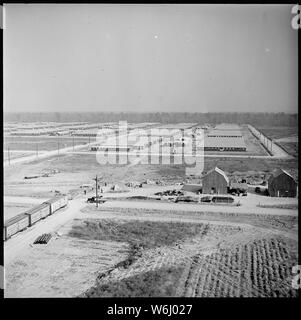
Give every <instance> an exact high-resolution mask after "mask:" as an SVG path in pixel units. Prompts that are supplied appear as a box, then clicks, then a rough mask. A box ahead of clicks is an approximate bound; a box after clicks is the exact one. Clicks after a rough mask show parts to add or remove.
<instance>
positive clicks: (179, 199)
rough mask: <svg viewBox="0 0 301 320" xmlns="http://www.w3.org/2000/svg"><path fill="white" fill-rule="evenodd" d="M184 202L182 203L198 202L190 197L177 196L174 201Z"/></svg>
mask: <svg viewBox="0 0 301 320" xmlns="http://www.w3.org/2000/svg"><path fill="white" fill-rule="evenodd" d="M179 201H184V202H197V201H198V200H197V199H196V198H195V197H192V196H178V197H177V198H176V199H175V202H179Z"/></svg>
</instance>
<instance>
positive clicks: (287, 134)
mask: <svg viewBox="0 0 301 320" xmlns="http://www.w3.org/2000/svg"><path fill="white" fill-rule="evenodd" d="M257 129H258V130H259V131H261V132H262V133H263V134H264V135H266V136H267V137H268V138H270V139H274V141H275V143H277V144H278V145H279V146H280V147H282V148H283V149H284V150H285V151H286V152H287V153H289V154H290V155H292V156H294V157H298V146H299V143H298V127H262V128H257Z"/></svg>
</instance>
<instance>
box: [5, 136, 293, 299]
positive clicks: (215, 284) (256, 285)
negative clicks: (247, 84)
mask: <svg viewBox="0 0 301 320" xmlns="http://www.w3.org/2000/svg"><path fill="white" fill-rule="evenodd" d="M284 133H285V131H283V132H282V133H281V135H279V137H278V138H277V137H275V138H277V139H279V140H280V139H282V141H284V140H283V139H288V138H289V134H290V132H289V133H288V134H287V135H284ZM18 139H19V138H18ZM26 139H27V138H26ZM26 139H24V140H22V143H20V144H19V145H15V146H16V148H19V149H18V150H19V151H16V150H17V149H15V150H13V151H12V152H11V155H13V154H18V153H21V152H23V154H24V155H26V154H27V155H28V154H29V155H30V153H31V152H33V153H32V154H33V155H34V153H35V143H40V144H41V145H42V144H45V146H44V150H43V148H42V149H41V153H42V152H45V153H47V152H48V150H52V148H54V152H55V148H56V147H57V145H56V146H55V141H57V137H54V138H45V137H44V138H42V139H41V137H39V138H36V141H35V143H34V142H33V141H34V139H32V138H30V139H28V143H26ZM62 139H63V138H62ZM75 139H76V138H75ZM248 139H249V140H248ZM254 139H255V138H254V136H252V135H250V136H249V137H247V141H246V143H247V145H249V151H250V152H251V153H254V154H257V155H262V156H263V155H264V153H265V150H264V149H263V148H262V146H261V145H260V143H259V142H258V141H257V140H256V139H255V140H256V141H255V140H254ZM76 140H78V143H80V142H84V141H85V143H86V142H88V140H89V139H88V138H78V139H76ZM252 140H254V141H252ZM47 141H48V142H47ZM63 141H64V140H62V142H63ZM91 141H92V139H91ZM70 143H71V146H72V139H70V138H69V140H68V141H67V140H66V144H67V146H69V147H70ZM10 144H12V145H13V141H12V140H11V141H10ZM21 144H22V145H23V146H24V148H23V147H22V146H21ZM78 146H80V144H78ZM252 148H253V149H252ZM12 149H14V147H12ZM85 149H88V146H87V148H83V150H81V151H78V150H76V152H77V151H78V153H76V154H75V153H64V154H60V155H57V154H51V155H50V156H49V157H47V158H44V159H36V160H34V161H32V162H30V163H22V164H21V163H19V164H17V163H16V164H14V165H11V166H5V170H4V205H5V207H4V209H5V210H4V219H5V220H6V219H8V218H10V217H12V216H14V215H16V214H18V213H20V212H23V211H24V210H27V209H28V208H30V207H31V206H33V205H35V204H38V203H41V202H43V201H45V199H49V198H50V197H52V196H53V195H54V194H55V193H56V192H57V191H60V192H63V193H65V192H68V191H69V190H70V189H79V190H81V192H80V194H79V195H78V196H77V197H76V198H75V199H73V200H70V201H69V203H68V207H66V208H64V209H62V210H59V211H57V212H56V213H55V214H54V215H51V216H50V217H47V218H46V219H44V220H42V221H39V222H38V223H36V224H35V225H34V226H32V227H30V228H27V229H26V230H24V231H22V232H20V233H19V234H17V235H15V236H13V237H12V238H11V239H9V240H8V241H6V242H5V243H4V258H5V270H6V272H5V278H6V279H5V280H6V282H5V284H6V290H5V296H6V297H72V296H80V297H112V296H119V297H127V296H142V297H148V296H187V297H241V296H242V297H294V296H296V294H297V293H296V291H294V290H293V289H292V287H291V280H292V271H291V268H292V266H293V265H296V264H298V198H272V197H267V196H264V195H259V194H255V193H254V188H255V186H257V183H258V184H260V183H261V181H263V180H267V178H268V177H269V175H270V174H271V172H272V171H273V170H274V169H276V168H283V169H286V170H288V171H289V172H291V173H292V174H294V176H296V177H297V179H298V161H297V159H296V158H283V159H273V158H261V159H260V158H243V157H242V158H239V157H235V158H229V157H227V156H225V157H223V156H222V155H219V157H214V155H212V157H206V158H205V162H204V171H205V172H206V171H208V170H210V169H211V168H213V167H215V166H218V167H219V168H221V169H222V170H224V171H226V173H227V174H228V175H229V176H230V177H244V178H246V179H247V180H248V181H251V182H252V183H253V182H254V181H255V183H256V184H255V183H254V186H253V187H250V188H249V189H250V192H249V193H248V195H247V197H235V201H236V202H239V203H240V204H241V205H240V206H233V205H213V204H197V203H181V202H179V203H173V202H168V201H167V200H155V199H152V200H151V199H150V198H151V197H152V196H154V194H155V193H156V192H158V191H164V190H171V189H180V188H181V186H180V185H179V184H178V183H179V182H184V181H185V180H186V179H187V177H186V175H185V166H184V165H172V164H160V165H157V164H136V165H135V164H131V165H110V164H109V165H108V164H107V165H101V164H99V163H98V162H97V160H96V155H95V154H90V153H87V152H86V151H87V150H85ZM22 150H23V151H22ZM69 151H70V150H69ZM71 152H72V150H71ZM45 172H51V174H50V175H49V176H48V177H46V176H44V177H42V174H44V173H45ZM96 174H97V175H98V177H99V178H100V184H101V185H102V186H103V185H104V183H105V182H106V183H107V184H108V185H115V184H117V185H119V186H122V187H124V185H125V183H127V182H139V183H141V182H145V181H148V182H149V184H143V187H142V188H125V189H126V191H127V192H107V191H106V192H104V193H103V196H104V197H107V198H108V200H107V202H105V203H104V204H102V205H100V206H99V207H98V208H96V206H95V204H88V203H87V202H86V199H87V197H89V196H92V195H94V194H95V191H93V190H92V191H88V193H87V194H84V191H83V189H82V188H80V186H82V185H89V186H91V187H94V185H95V181H94V180H93V179H94V178H95V176H96ZM200 174H201V173H200ZM25 176H27V177H28V176H30V177H34V178H32V179H24V178H25ZM35 176H38V177H35ZM150 181H153V182H154V181H155V182H156V181H160V182H162V184H163V185H156V184H152V183H151V182H150ZM188 182H191V183H199V182H200V180H199V178H198V177H196V178H195V179H188ZM260 187H263V186H261V185H260ZM139 196H140V197H144V198H145V199H147V200H137V198H136V199H135V198H131V197H139ZM45 232H49V233H51V234H52V238H51V240H50V242H49V243H48V244H47V245H33V242H34V240H35V239H36V238H37V237H38V236H39V235H41V234H43V233H45Z"/></svg>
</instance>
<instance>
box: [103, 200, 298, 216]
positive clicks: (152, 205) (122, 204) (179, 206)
mask: <svg viewBox="0 0 301 320" xmlns="http://www.w3.org/2000/svg"><path fill="white" fill-rule="evenodd" d="M101 206H102V207H111V208H112V207H115V208H137V209H157V210H176V211H183V212H186V211H198V212H200V211H201V212H223V213H239V214H270V215H289V216H297V215H298V210H290V209H274V208H259V207H244V206H240V207H237V206H229V207H228V206H220V205H210V204H208V205H207V204H185V203H168V202H162V201H158V202H155V201H134V200H130V201H125V200H114V201H107V202H105V203H104V204H102V205H101Z"/></svg>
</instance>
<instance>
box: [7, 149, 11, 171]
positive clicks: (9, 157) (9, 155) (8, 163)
mask: <svg viewBox="0 0 301 320" xmlns="http://www.w3.org/2000/svg"><path fill="white" fill-rule="evenodd" d="M7 154H8V165H9V166H10V152H9V147H8V148H7Z"/></svg>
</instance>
